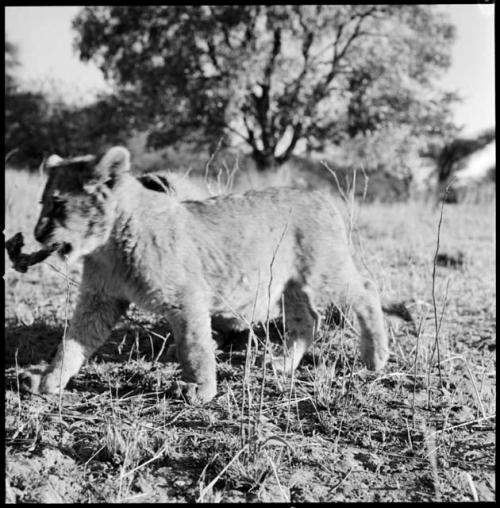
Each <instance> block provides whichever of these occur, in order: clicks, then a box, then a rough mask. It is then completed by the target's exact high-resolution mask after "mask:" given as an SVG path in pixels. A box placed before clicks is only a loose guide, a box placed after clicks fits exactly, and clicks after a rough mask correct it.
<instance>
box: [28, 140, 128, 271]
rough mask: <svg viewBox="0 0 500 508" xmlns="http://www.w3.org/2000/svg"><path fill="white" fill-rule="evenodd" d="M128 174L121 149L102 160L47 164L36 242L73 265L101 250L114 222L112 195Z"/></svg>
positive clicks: (57, 159)
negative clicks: (96, 250) (97, 249)
mask: <svg viewBox="0 0 500 508" xmlns="http://www.w3.org/2000/svg"><path fill="white" fill-rule="evenodd" d="M129 169H130V154H129V152H128V151H127V150H126V149H125V148H122V147H120V146H116V147H113V148H111V149H110V150H109V151H108V152H107V153H106V154H105V155H104V156H103V157H102V158H101V159H100V160H98V159H97V157H94V156H92V155H88V156H84V157H76V158H74V159H61V158H60V157H59V156H57V155H51V156H50V157H49V158H48V159H47V161H46V162H45V170H46V172H47V173H48V180H47V183H46V185H45V189H44V191H43V195H42V200H41V204H42V211H41V213H40V217H39V219H38V222H37V224H36V227H35V238H36V239H37V241H39V242H40V243H41V244H43V245H44V247H46V248H48V249H52V250H54V251H58V253H59V254H60V255H61V257H63V258H64V257H65V258H66V259H68V261H74V260H76V259H78V258H80V257H81V256H85V255H86V254H90V253H91V252H92V251H94V250H95V249H96V248H98V247H100V246H101V245H103V244H104V243H105V242H106V241H107V239H108V237H109V234H110V231H111V228H112V226H113V223H114V220H115V213H116V212H115V211H116V198H115V193H114V190H115V188H116V187H117V186H118V185H119V184H120V182H121V180H122V178H123V177H124V174H125V173H127V172H128V171H129Z"/></svg>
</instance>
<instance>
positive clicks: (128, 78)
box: [73, 5, 454, 168]
mask: <svg viewBox="0 0 500 508" xmlns="http://www.w3.org/2000/svg"><path fill="white" fill-rule="evenodd" d="M73 26H74V28H75V29H76V32H77V35H76V39H75V47H76V48H77V50H78V51H79V54H80V58H81V59H82V60H84V61H88V60H91V59H92V60H94V61H95V62H96V63H97V65H98V66H99V67H100V68H101V69H102V71H103V72H104V74H105V76H106V77H107V79H108V80H109V81H110V82H112V83H114V85H115V87H116V91H117V95H118V97H120V99H121V100H122V102H123V104H125V105H126V106H127V107H128V108H129V112H130V115H131V116H133V117H134V125H135V127H137V128H142V129H145V128H146V129H148V130H149V133H150V134H149V143H150V145H151V146H154V147H161V146H165V145H168V144H172V143H174V142H175V141H177V140H180V139H186V137H187V138H189V136H192V135H193V134H195V135H196V136H197V137H199V136H200V135H201V134H203V139H205V140H209V141H212V142H214V141H216V140H218V139H219V138H220V137H221V136H222V135H225V136H226V137H227V138H229V137H230V136H231V137H232V138H233V139H239V140H243V141H244V143H246V144H247V145H248V146H249V147H250V148H251V150H252V154H253V156H254V158H255V160H256V161H257V163H258V164H259V166H260V167H262V168H265V167H269V166H271V165H273V164H280V163H282V162H284V161H286V160H287V159H288V158H289V157H290V155H291V154H292V152H293V151H294V150H295V149H296V148H297V144H298V143H299V142H305V143H307V145H308V146H309V148H312V149H320V148H323V147H324V146H325V143H332V144H334V145H335V144H336V145H339V144H341V143H343V142H345V141H346V140H349V139H354V138H359V136H365V135H370V134H371V135H373V133H376V132H378V131H381V130H382V131H383V130H384V129H385V130H387V129H389V130H390V129H391V128H393V127H394V126H404V127H405V129H406V130H405V132H409V134H410V135H412V134H414V135H416V136H419V138H421V137H423V138H427V137H432V136H441V135H443V133H445V132H446V131H447V129H449V128H450V127H451V124H450V122H449V105H450V103H451V102H452V101H453V100H454V96H453V94H446V93H444V92H443V91H441V90H439V89H438V88H437V87H436V84H435V83H436V78H438V77H439V76H440V75H441V74H442V73H443V72H444V71H445V70H446V69H447V68H448V66H449V65H450V46H451V43H452V41H453V39H454V28H453V26H452V25H451V24H450V23H449V22H448V20H447V18H446V17H445V16H444V14H442V13H441V12H440V11H439V6H433V5H268V6H264V5H246V6H245V5H237V6H236V5H234V6H222V5H217V6H206V5H198V6H160V5H157V6H142V5H141V6H127V7H123V6H108V7H103V6H100V7H85V8H84V9H82V11H81V12H80V13H79V15H78V16H77V18H76V19H75V20H74V24H73ZM124 107H125V106H124Z"/></svg>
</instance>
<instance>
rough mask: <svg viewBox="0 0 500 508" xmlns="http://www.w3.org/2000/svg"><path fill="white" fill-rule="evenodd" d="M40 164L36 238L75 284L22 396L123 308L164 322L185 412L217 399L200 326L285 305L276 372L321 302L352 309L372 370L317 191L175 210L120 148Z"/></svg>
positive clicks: (309, 328) (338, 227) (54, 385)
mask: <svg viewBox="0 0 500 508" xmlns="http://www.w3.org/2000/svg"><path fill="white" fill-rule="evenodd" d="M48 165H49V166H50V167H49V168H48V170H49V179H48V181H47V184H46V187H45V190H44V193H43V199H42V201H43V208H42V211H41V215H40V218H39V220H38V223H37V225H36V228H35V236H36V238H37V240H38V241H40V242H41V243H42V244H44V245H45V246H47V247H49V246H50V247H56V248H58V250H59V253H60V254H61V255H63V256H66V258H67V259H68V260H69V261H71V260H74V259H78V258H81V257H83V261H84V269H83V279H82V283H81V287H80V295H79V299H78V303H77V306H76V310H75V313H74V315H73V318H72V320H71V323H70V326H69V329H68V331H67V334H66V339H65V341H64V342H63V343H61V345H60V346H59V348H58V351H57V353H56V355H55V357H54V359H53V360H52V363H51V364H50V365H49V367H48V368H47V369H46V370H45V371H43V373H40V371H39V370H38V371H37V370H32V371H27V372H26V373H24V376H23V379H22V384H23V387H24V388H25V389H28V390H30V391H32V392H39V393H54V392H58V391H59V390H60V389H62V388H64V387H65V385H66V383H67V382H68V380H69V379H70V378H71V377H72V376H74V375H75V374H77V373H78V371H79V369H80V367H81V366H82V363H83V362H84V361H85V360H86V359H87V358H89V357H90V355H92V353H93V352H94V351H96V349H97V348H99V347H100V346H101V345H102V344H103V343H104V342H105V341H106V339H107V338H108V336H109V334H110V331H111V329H112V328H113V326H114V325H115V323H116V322H117V320H118V319H119V318H120V316H121V315H122V314H123V313H124V312H125V311H126V309H127V307H128V305H129V303H130V302H134V303H135V304H136V305H138V306H140V307H142V308H144V309H146V310H149V311H153V312H156V313H159V314H162V315H164V316H166V318H167V319H168V320H169V322H170V324H171V326H172V329H173V332H174V338H175V343H176V349H177V356H178V359H179V362H180V364H181V368H182V381H183V389H184V393H185V395H186V397H187V398H188V400H190V401H191V402H206V401H209V400H211V399H212V398H213V397H214V395H215V394H216V376H215V356H214V350H213V343H212V339H211V318H212V321H213V322H217V323H219V325H221V326H223V327H226V328H245V327H246V323H249V322H259V321H265V320H266V319H267V317H268V316H269V317H270V318H275V317H278V316H279V314H280V312H281V311H282V308H283V306H284V308H285V313H286V329H287V348H288V355H285V357H284V358H281V359H278V360H276V365H277V367H278V368H282V369H283V370H286V371H291V370H292V369H294V368H295V367H296V366H297V364H298V363H299V361H300V359H301V358H302V355H303V354H304V352H305V351H306V349H307V347H308V346H309V344H311V342H312V340H313V338H314V333H315V330H316V328H317V325H318V322H319V319H320V312H321V311H322V310H323V309H325V308H326V307H327V306H328V305H329V304H330V303H331V302H335V303H336V304H338V305H345V304H351V305H352V307H353V309H354V311H355V313H356V315H357V317H358V321H359V325H360V330H361V357H362V359H363V360H364V362H365V363H366V365H367V367H368V368H369V369H380V368H382V367H383V366H384V364H385V362H386V360H387V357H388V354H389V351H388V345H387V336H386V332H385V330H384V323H383V318H382V310H381V306H380V301H379V297H378V294H377V291H376V289H375V287H374V285H373V283H372V282H370V281H368V280H364V279H362V278H361V276H360V274H359V273H358V271H357V269H356V267H355V265H354V263H353V260H352V258H351V255H350V253H349V249H348V245H347V241H346V234H345V228H344V225H343V222H342V220H341V218H340V215H339V213H338V211H337V209H336V208H335V206H334V205H333V203H332V200H331V198H330V197H329V196H328V195H326V194H324V193H321V192H309V191H304V190H298V189H286V188H281V189H278V188H272V189H268V190H264V191H260V192H256V191H249V192H246V193H244V194H233V195H224V196H217V197H212V198H208V199H205V200H203V201H181V200H180V199H177V198H175V197H174V196H172V195H169V193H165V192H157V190H158V189H157V190H154V189H151V188H148V184H150V185H149V187H151V185H153V186H154V185H155V184H154V183H151V182H146V184H144V182H140V181H138V180H137V179H136V178H134V177H133V176H132V175H131V174H130V172H129V165H130V164H129V153H128V151H127V150H126V149H125V148H122V147H114V148H111V149H110V150H109V151H108V152H107V153H106V154H105V155H104V157H103V158H102V159H101V160H100V161H96V160H95V159H94V158H93V157H85V158H78V159H71V160H66V161H65V160H61V159H55V158H51V159H49V164H48ZM282 297H283V300H282Z"/></svg>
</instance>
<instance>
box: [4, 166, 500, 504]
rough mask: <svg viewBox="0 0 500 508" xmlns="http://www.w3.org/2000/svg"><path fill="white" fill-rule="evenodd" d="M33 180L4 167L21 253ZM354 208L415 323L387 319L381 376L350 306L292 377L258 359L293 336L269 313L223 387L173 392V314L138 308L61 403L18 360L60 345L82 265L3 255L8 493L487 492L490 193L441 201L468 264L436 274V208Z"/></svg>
mask: <svg viewBox="0 0 500 508" xmlns="http://www.w3.org/2000/svg"><path fill="white" fill-rule="evenodd" d="M231 171H232V170H231V169H228V171H227V172H226V173H227V175H228V177H229V178H231ZM228 182H230V180H225V179H224V175H222V177H221V178H220V179H219V181H218V182H216V185H214V188H217V186H218V188H217V191H218V190H224V189H227V188H229V187H230V184H229V183H228ZM261 183H262V182H261ZM275 183H276V182H275ZM39 192H40V177H39V176H38V175H31V176H29V175H27V174H25V173H17V172H13V171H9V170H7V172H6V232H5V234H6V237H7V238H8V237H9V236H11V235H12V234H13V233H15V232H17V231H23V233H24V234H25V238H26V241H27V250H30V249H31V247H33V249H34V248H35V247H36V245H35V242H34V241H33V240H32V235H31V234H30V232H31V231H32V230H33V227H34V223H35V220H36V216H37V213H38V209H37V207H36V206H34V205H33V203H36V201H37V196H38V194H39ZM346 214H347V215H348V216H349V217H351V219H350V220H351V222H350V223H352V228H351V240H352V244H353V247H354V248H355V249H356V253H357V255H356V257H357V261H358V264H359V266H361V267H363V269H364V270H366V271H367V272H369V273H370V274H371V275H372V277H373V278H374V279H375V281H376V283H377V285H378V287H379V288H380V290H381V292H382V293H383V294H384V295H385V296H386V297H387V298H389V299H391V298H394V299H398V300H405V302H406V303H407V306H408V307H409V308H410V310H411V311H412V313H413V316H414V318H415V321H416V323H417V336H416V337H415V336H414V334H413V331H412V330H411V329H410V328H408V327H407V326H406V325H405V324H403V323H402V322H400V321H398V320H396V319H393V318H388V329H389V335H390V345H391V350H392V355H391V358H390V360H389V363H388V366H387V367H386V369H385V370H384V371H383V372H381V373H376V374H374V373H371V372H368V371H366V369H364V368H363V366H362V365H361V363H360V361H359V358H358V355H357V342H358V336H357V333H356V327H357V325H356V323H355V321H353V320H352V319H351V318H352V316H350V315H348V316H347V321H346V323H345V325H344V326H343V327H341V328H332V329H329V328H327V327H323V328H322V329H321V330H320V333H319V336H318V339H317V341H316V342H315V344H314V347H313V348H312V350H311V351H310V352H309V353H308V354H307V355H306V357H305V359H304V360H303V362H302V363H301V365H300V366H299V368H298V369H297V371H296V372H295V374H294V376H293V377H291V378H290V377H280V376H278V375H277V374H275V373H274V372H273V371H272V369H267V370H264V369H263V366H262V358H263V355H264V344H266V343H268V342H270V341H275V340H277V341H278V342H279V340H280V335H282V334H283V331H282V330H280V329H279V328H278V329H275V328H273V326H270V327H269V328H268V327H266V326H264V327H263V329H262V330H256V332H255V334H253V333H252V334H251V335H250V336H248V337H247V336H244V337H234V340H233V342H232V343H231V345H230V346H227V347H226V348H224V349H223V350H222V351H219V352H218V354H217V356H218V367H217V375H218V383H219V389H218V395H217V397H216V398H215V399H214V400H213V401H212V402H211V403H210V404H208V405H206V406H205V407H202V408H199V407H192V406H187V405H186V404H185V403H183V402H182V401H180V400H174V399H172V398H171V397H170V396H169V389H170V387H171V385H172V382H173V380H175V379H176V378H177V377H178V375H179V369H178V366H177V365H176V364H173V363H168V362H166V355H165V351H166V348H165V342H166V340H167V338H168V327H167V324H166V323H165V322H164V321H162V320H161V318H160V319H159V318H158V317H157V316H151V315H149V314H145V313H142V312H139V311H138V310H136V309H132V311H130V312H129V316H128V319H125V320H123V321H122V322H121V323H120V324H119V325H118V326H117V327H116V329H115V331H114V333H113V336H112V339H111V340H110V342H109V343H108V344H107V345H106V346H104V347H103V348H102V349H101V350H100V351H99V353H98V354H97V355H95V356H94V357H93V358H92V359H91V361H90V362H89V363H88V364H87V365H86V366H85V367H84V368H83V370H82V371H81V372H80V374H79V375H78V376H76V378H74V379H73V380H72V381H71V382H70V384H69V386H68V390H67V391H66V392H65V393H64V395H63V396H62V398H61V400H59V397H57V396H56V397H55V398H50V397H47V398H42V397H36V396H20V394H19V393H18V390H17V383H16V369H18V368H22V367H24V366H26V365H28V364H30V363H37V362H39V361H40V360H48V359H50V355H51V353H52V352H53V350H54V349H55V346H56V345H57V342H58V341H59V340H60V338H61V336H62V334H63V330H64V324H65V310H66V309H65V308H66V302H67V301H68V307H69V308H70V310H71V309H72V308H73V306H74V303H75V297H76V294H77V285H78V281H79V278H80V271H79V268H78V267H76V268H73V269H72V270H71V271H70V273H69V274H68V277H66V276H65V266H64V264H62V263H61V262H60V261H58V260H57V259H55V258H54V259H53V258H49V259H48V260H47V261H46V262H44V263H42V264H40V265H37V266H35V267H32V268H31V269H30V270H29V271H28V273H27V274H19V273H17V272H14V271H13V270H12V269H11V268H10V266H9V262H8V261H7V263H6V277H5V288H6V289H5V291H6V309H5V312H6V367H7V369H6V380H7V391H6V396H5V432H6V459H7V471H6V473H7V475H6V483H7V489H6V500H7V501H10V502H38V503H39V502H44V503H45V502H61V501H63V502H83V503H85V502H130V501H137V502H186V501H187V502H195V501H199V502H219V501H223V502H241V501H285V502H292V503H298V502H304V501H329V502H332V501H435V500H440V501H467V500H480V501H481V500H483V501H484V500H493V499H494V498H495V411H496V409H495V408H496V375H495V368H496V357H495V352H496V341H495V339H496V327H495V318H496V305H495V290H496V288H495V276H494V275H495V259H494V257H495V249H494V204H493V203H491V202H489V203H483V204H466V205H454V206H446V207H445V209H444V213H443V219H442V225H441V230H440V249H439V250H440V252H449V251H456V250H457V249H458V250H460V251H461V252H463V254H464V263H463V265H462V266H460V267H458V269H455V268H449V267H448V268H446V267H440V266H437V267H436V274H435V278H434V281H433V277H432V272H433V260H434V255H435V251H436V240H437V227H438V221H439V210H434V209H431V208H430V207H426V206H424V205H422V204H421V203H408V204H397V205H381V204H370V205H366V204H360V203H352V202H351V203H349V206H348V207H347V211H346ZM30 240H31V241H32V242H33V243H31V244H30ZM68 279H69V284H68ZM72 281H74V282H72ZM433 283H434V292H435V300H436V315H437V317H438V320H439V321H440V329H439V334H438V340H439V347H440V365H439V366H438V364H437V357H436V355H433V354H432V351H433V348H434V344H435V342H436V326H435V325H436V323H435V319H434V318H435V316H434V309H433V298H432V287H433ZM285 321H286V320H285ZM285 327H286V322H285ZM439 367H440V370H441V376H442V382H439V375H438V374H439Z"/></svg>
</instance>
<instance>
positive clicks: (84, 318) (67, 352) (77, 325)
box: [19, 290, 128, 394]
mask: <svg viewBox="0 0 500 508" xmlns="http://www.w3.org/2000/svg"><path fill="white" fill-rule="evenodd" d="M127 307H128V302H125V301H124V300H119V299H116V298H113V297H110V296H108V295H105V294H103V293H101V292H94V291H88V290H87V291H82V292H81V293H80V296H79V298H78V303H77V306H76V309H75V313H74V315H73V317H72V319H71V322H70V325H69V327H68V331H67V334H66V337H65V338H64V337H63V340H62V341H61V343H60V344H59V347H58V348H57V352H56V355H55V357H54V358H53V360H52V362H51V363H50V365H49V366H48V367H47V368H46V369H41V368H40V367H33V368H31V369H29V370H27V371H23V372H21V374H20V376H19V380H20V388H21V389H22V390H24V391H28V392H31V393H47V394H50V393H58V392H59V391H60V390H63V389H64V387H65V386H66V384H67V383H68V381H69V380H70V378H71V377H73V376H75V375H76V374H78V371H79V370H80V368H81V366H82V364H83V363H84V361H85V360H87V359H88V358H89V357H90V356H91V355H92V353H94V352H95V351H96V350H97V349H98V348H99V347H100V346H102V345H103V344H104V342H106V340H107V339H108V338H109V335H110V332H111V330H112V328H113V326H114V325H115V324H116V322H117V321H118V319H119V318H120V316H121V315H122V314H124V313H125V311H126V310H127Z"/></svg>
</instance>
